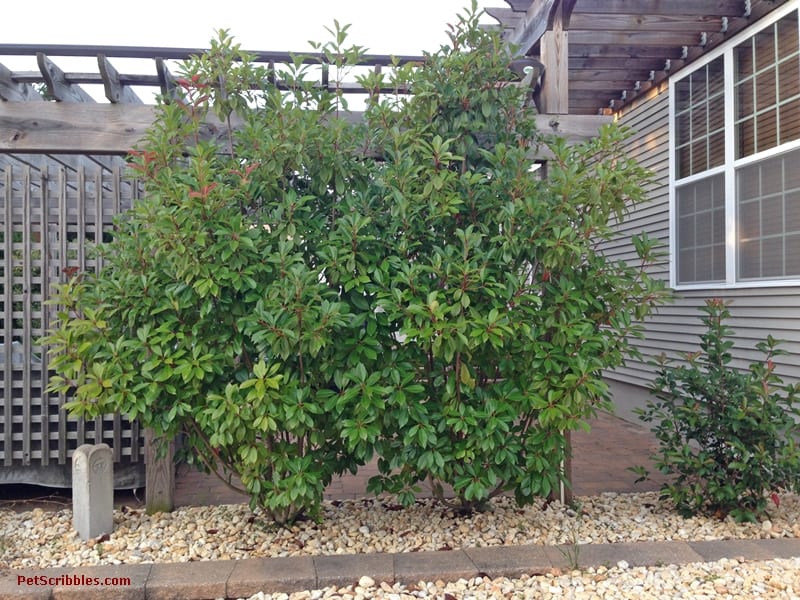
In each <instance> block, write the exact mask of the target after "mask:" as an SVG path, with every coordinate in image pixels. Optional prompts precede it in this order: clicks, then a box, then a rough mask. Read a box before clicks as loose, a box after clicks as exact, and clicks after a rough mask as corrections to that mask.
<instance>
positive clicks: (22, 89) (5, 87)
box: [0, 64, 43, 102]
mask: <svg viewBox="0 0 800 600" xmlns="http://www.w3.org/2000/svg"><path fill="white" fill-rule="evenodd" d="M0 100H9V101H11V102H36V101H42V100H43V98H42V96H41V94H39V92H37V91H36V90H35V89H34V88H33V86H31V85H28V84H25V83H17V82H16V81H14V79H13V77H12V73H11V70H10V69H8V68H7V67H6V66H5V65H2V64H0Z"/></svg>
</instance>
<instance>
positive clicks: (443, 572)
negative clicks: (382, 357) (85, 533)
mask: <svg viewBox="0 0 800 600" xmlns="http://www.w3.org/2000/svg"><path fill="white" fill-rule="evenodd" d="M578 548H579V553H578V557H577V558H578V561H577V562H578V565H579V568H581V569H584V568H588V567H599V566H606V567H613V566H616V565H617V563H618V562H619V561H622V560H624V561H626V562H627V563H628V565H629V566H631V567H637V566H660V565H669V564H686V563H691V562H707V561H709V562H710V561H716V560H720V559H722V558H740V557H741V558H745V559H752V560H769V559H772V558H790V557H793V556H800V538H780V539H769V540H722V541H697V542H694V541H693V542H675V541H668V542H634V543H616V544H581V545H580V546H578ZM573 550H574V547H572V546H568V545H564V546H533V545H526V546H498V547H484V548H464V549H462V550H449V551H440V552H405V553H395V554H338V555H321V556H302V557H296V558H252V559H243V560H222V561H197V562H188V563H158V564H139V565H108V566H97V567H75V568H57V569H38V570H34V569H19V570H17V569H5V570H0V600H6V599H9V600H11V599H18V598H30V599H37V600H38V599H41V600H49V599H58V600H67V599H69V600H72V599H74V600H94V599H95V598H96V599H105V598H108V597H109V591H110V590H113V592H112V593H113V596H114V597H115V598H120V599H123V600H213V599H215V598H242V597H244V598H246V597H248V596H251V595H254V594H256V593H258V592H260V591H264V592H287V593H288V592H295V591H301V590H307V589H318V588H323V587H328V586H336V587H342V586H346V585H355V584H357V583H358V580H359V579H360V578H361V577H362V576H364V575H368V576H369V577H371V578H372V579H374V580H375V581H376V582H378V583H380V582H387V583H389V584H393V583H396V582H400V583H403V584H412V583H416V582H418V581H433V580H438V579H441V580H444V581H457V580H458V579H470V578H472V577H476V576H478V575H481V576H488V577H489V578H492V579H494V578H497V577H519V576H521V575H523V574H528V575H542V574H548V573H550V572H551V571H552V570H553V569H560V570H568V569H569V568H570V566H571V565H570V561H569V560H568V557H569V556H570V552H571V551H573ZM66 575H69V576H70V577H76V578H80V577H83V578H84V579H80V580H79V582H78V585H64V579H63V578H62V580H61V581H60V582H59V581H55V580H53V579H52V578H58V577H62V576H66ZM18 577H38V578H40V581H41V582H42V585H35V584H34V585H26V583H24V582H23V583H19V582H18ZM87 577H88V578H97V579H96V581H99V582H104V581H106V578H107V577H112V578H119V577H129V578H130V580H131V585H129V586H124V587H121V586H117V587H112V586H107V585H102V584H97V583H95V584H94V585H91V584H90V585H85V583H86V580H85V578H87ZM81 582H83V583H84V584H81Z"/></svg>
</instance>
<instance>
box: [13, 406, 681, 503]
mask: <svg viewBox="0 0 800 600" xmlns="http://www.w3.org/2000/svg"><path fill="white" fill-rule="evenodd" d="M590 425H591V427H592V429H591V431H590V432H588V433H586V432H583V431H577V432H575V433H573V437H572V440H573V442H572V443H573V454H574V458H573V463H572V469H573V479H574V481H573V487H574V491H575V495H577V496H592V495H596V494H600V493H602V492H644V491H651V490H657V489H658V488H659V487H660V485H661V483H662V482H663V481H664V480H665V478H664V477H663V476H661V475H660V474H659V473H657V472H655V469H654V468H651V472H652V473H651V474H652V475H653V477H654V480H653V481H647V482H642V483H638V484H634V481H636V475H635V474H633V473H631V472H630V471H628V470H627V469H628V467H632V466H634V465H638V464H647V465H648V467H649V466H650V463H649V460H648V456H649V455H650V454H651V453H652V452H653V451H654V450H655V449H656V448H657V441H656V439H655V437H654V436H653V434H652V433H651V432H650V431H649V430H648V429H647V428H645V427H644V426H641V425H638V424H635V423H631V422H629V421H626V420H624V419H620V418H618V417H615V416H614V415H611V414H608V413H600V414H599V415H598V417H597V418H596V419H593V420H592V421H591V422H590ZM377 474H378V466H377V459H376V460H373V461H372V462H370V463H369V464H367V465H365V466H363V467H362V468H361V469H360V470H359V472H358V474H356V475H349V474H348V475H345V476H343V477H338V478H336V479H335V480H334V481H333V482H332V483H331V485H330V486H328V488H327V490H326V491H325V498H326V499H328V500H344V499H348V498H359V497H362V496H365V495H369V494H367V493H366V489H367V481H368V480H369V478H370V477H372V476H373V475H377ZM420 485H421V487H422V490H423V493H422V495H423V496H424V495H430V486H429V485H428V484H427V483H422V484H420ZM144 492H145V491H144V489H143V488H142V489H139V490H117V491H116V492H115V497H114V502H115V504H116V505H117V506H123V505H124V506H130V507H136V506H143V505H144V497H145V493H144ZM246 501H247V498H246V496H242V495H240V494H237V493H236V492H234V491H232V490H230V489H229V488H227V487H226V486H225V485H224V484H223V483H222V482H220V481H219V480H218V479H217V478H216V477H214V476H213V475H205V474H203V473H199V472H197V471H195V470H194V469H192V468H191V467H188V466H187V465H185V464H181V465H179V466H178V471H177V476H176V488H175V504H176V506H205V505H212V504H236V503H243V502H246ZM71 506H72V495H71V490H69V489H55V488H46V487H41V486H35V485H19V484H17V485H0V507H3V508H10V509H12V510H16V511H25V510H31V509H33V508H37V507H38V508H42V509H45V510H48V509H50V510H60V509H62V508H70V507H71Z"/></svg>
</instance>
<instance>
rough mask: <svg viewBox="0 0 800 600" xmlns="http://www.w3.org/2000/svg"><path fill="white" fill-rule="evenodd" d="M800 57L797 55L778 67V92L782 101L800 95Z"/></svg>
mask: <svg viewBox="0 0 800 600" xmlns="http://www.w3.org/2000/svg"><path fill="white" fill-rule="evenodd" d="M798 78H800V57H798V56H797V55H795V56H793V57H791V58H787V59H786V60H784V61H783V62H782V63H780V64H779V65H778V88H779V89H778V91H779V93H780V99H781V101H784V100H788V99H789V98H791V97H792V96H796V95H797V94H800V85H798Z"/></svg>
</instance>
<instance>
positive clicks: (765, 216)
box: [761, 196, 783, 236]
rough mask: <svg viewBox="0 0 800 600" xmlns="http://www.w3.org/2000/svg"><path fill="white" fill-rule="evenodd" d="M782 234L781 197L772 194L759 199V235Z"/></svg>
mask: <svg viewBox="0 0 800 600" xmlns="http://www.w3.org/2000/svg"><path fill="white" fill-rule="evenodd" d="M781 234H783V198H781V197H780V196H772V197H771V198H764V199H763V200H762V201H761V235H762V236H771V235H781Z"/></svg>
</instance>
